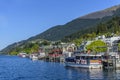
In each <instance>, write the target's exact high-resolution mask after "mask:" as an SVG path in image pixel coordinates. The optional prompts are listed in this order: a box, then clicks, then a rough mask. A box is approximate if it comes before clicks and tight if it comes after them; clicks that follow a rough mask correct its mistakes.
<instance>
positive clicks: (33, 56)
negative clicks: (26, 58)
mask: <svg viewBox="0 0 120 80" xmlns="http://www.w3.org/2000/svg"><path fill="white" fill-rule="evenodd" d="M30 59H31V60H38V55H37V54H31V55H30Z"/></svg>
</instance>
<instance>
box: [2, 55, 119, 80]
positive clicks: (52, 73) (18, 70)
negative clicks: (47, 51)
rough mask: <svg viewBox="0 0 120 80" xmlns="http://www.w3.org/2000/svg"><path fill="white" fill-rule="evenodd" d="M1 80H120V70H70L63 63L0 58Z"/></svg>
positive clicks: (8, 57)
mask: <svg viewBox="0 0 120 80" xmlns="http://www.w3.org/2000/svg"><path fill="white" fill-rule="evenodd" d="M0 80H120V70H116V71H115V70H106V71H103V70H102V69H91V70H89V69H79V68H70V67H64V64H62V63H53V62H44V61H32V60H30V59H28V58H20V57H17V56H0Z"/></svg>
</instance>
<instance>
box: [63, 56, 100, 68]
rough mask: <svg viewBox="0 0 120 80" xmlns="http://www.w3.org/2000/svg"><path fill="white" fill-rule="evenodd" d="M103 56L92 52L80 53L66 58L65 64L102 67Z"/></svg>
mask: <svg viewBox="0 0 120 80" xmlns="http://www.w3.org/2000/svg"><path fill="white" fill-rule="evenodd" d="M101 57H102V56H101V55H91V54H80V55H77V56H75V57H68V58H66V59H65V66H70V67H81V68H91V69H94V68H102V58H101Z"/></svg>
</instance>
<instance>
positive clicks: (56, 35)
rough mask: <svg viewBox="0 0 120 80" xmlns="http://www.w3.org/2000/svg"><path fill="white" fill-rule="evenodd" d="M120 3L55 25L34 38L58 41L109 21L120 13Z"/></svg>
mask: <svg viewBox="0 0 120 80" xmlns="http://www.w3.org/2000/svg"><path fill="white" fill-rule="evenodd" d="M119 10H120V5H117V6H114V7H111V8H108V9H105V10H102V11H97V12H94V13H91V14H88V15H85V16H82V17H79V18H77V19H74V20H72V21H70V22H68V23H66V24H64V25H58V26H54V27H52V28H50V29H48V30H46V31H45V32H43V33H40V34H38V35H36V36H34V37H32V38H30V39H31V40H34V39H39V38H41V39H46V40H50V41H56V40H60V39H62V38H64V37H65V36H68V35H70V34H73V33H75V32H77V31H79V30H83V29H86V28H89V27H92V26H95V25H97V24H98V23H100V22H103V21H107V20H109V19H111V18H112V17H113V16H117V15H120V14H119V13H120V12H119Z"/></svg>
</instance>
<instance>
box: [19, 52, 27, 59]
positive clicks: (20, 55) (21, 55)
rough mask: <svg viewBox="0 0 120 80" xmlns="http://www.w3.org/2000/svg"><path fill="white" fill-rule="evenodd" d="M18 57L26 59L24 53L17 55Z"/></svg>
mask: <svg viewBox="0 0 120 80" xmlns="http://www.w3.org/2000/svg"><path fill="white" fill-rule="evenodd" d="M18 56H19V57H22V58H25V57H27V54H26V53H19V54H18Z"/></svg>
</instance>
